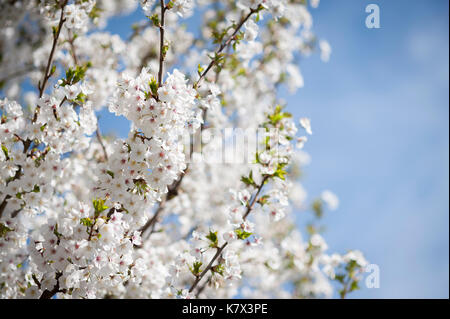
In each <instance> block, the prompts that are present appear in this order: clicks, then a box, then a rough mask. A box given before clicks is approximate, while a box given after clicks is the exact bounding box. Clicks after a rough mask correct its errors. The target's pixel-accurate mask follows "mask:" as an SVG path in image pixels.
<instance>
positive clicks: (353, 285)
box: [350, 280, 359, 291]
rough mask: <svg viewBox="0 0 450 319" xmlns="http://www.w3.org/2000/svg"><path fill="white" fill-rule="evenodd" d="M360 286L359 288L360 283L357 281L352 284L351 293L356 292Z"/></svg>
mask: <svg viewBox="0 0 450 319" xmlns="http://www.w3.org/2000/svg"><path fill="white" fill-rule="evenodd" d="M358 289H359V286H358V282H357V281H356V280H355V281H353V282H352V284H351V286H350V291H355V290H358Z"/></svg>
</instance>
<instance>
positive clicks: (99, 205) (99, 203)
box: [92, 198, 109, 217]
mask: <svg viewBox="0 0 450 319" xmlns="http://www.w3.org/2000/svg"><path fill="white" fill-rule="evenodd" d="M92 204H93V205H94V209H95V216H96V217H97V216H99V215H100V214H101V212H103V211H104V210H106V209H108V208H109V207H108V206H106V205H105V200H104V199H102V198H98V199H94V200H93V201H92Z"/></svg>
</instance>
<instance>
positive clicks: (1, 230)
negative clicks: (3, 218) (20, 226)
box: [0, 223, 13, 238]
mask: <svg viewBox="0 0 450 319" xmlns="http://www.w3.org/2000/svg"><path fill="white" fill-rule="evenodd" d="M10 231H13V229H11V228H9V227H8V226H6V225H5V224H2V223H0V238H1V237H4V236H5V235H6V234H7V233H9V232H10Z"/></svg>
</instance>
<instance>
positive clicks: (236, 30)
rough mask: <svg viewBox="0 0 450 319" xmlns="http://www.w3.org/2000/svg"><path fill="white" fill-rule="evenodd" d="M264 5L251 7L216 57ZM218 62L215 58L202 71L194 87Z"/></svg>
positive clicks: (218, 50) (222, 44) (219, 49)
mask: <svg viewBox="0 0 450 319" xmlns="http://www.w3.org/2000/svg"><path fill="white" fill-rule="evenodd" d="M262 8H263V7H262V6H261V5H259V6H258V7H257V8H256V9H251V10H250V12H249V13H248V14H247V15H246V16H245V17H244V18H242V19H241V21H240V22H239V24H238V25H237V26H236V28H235V29H234V31H233V33H232V34H231V35H230V36H229V37H228V38H227V40H226V41H225V42H222V43H221V44H220V46H219V48H218V49H217V51H216V52H215V57H216V56H217V55H218V54H220V53H221V52H222V51H223V49H225V48H226V47H227V46H228V45H229V44H230V43H231V41H232V40H233V39H235V36H236V34H237V33H238V32H239V30H240V29H241V27H242V26H243V25H244V23H245V22H247V20H248V19H250V17H251V16H252V15H253V14H254V13H256V12H258V11H260V10H262ZM215 64H216V59H215V58H214V59H213V60H212V61H211V62H210V63H209V65H208V66H207V67H206V69H205V70H204V71H203V72H202V74H201V75H200V77H199V79H198V80H197V81H196V82H195V84H194V88H196V87H197V86H198V84H199V83H200V81H201V80H202V79H203V78H204V77H205V76H206V74H207V73H208V72H209V70H211V68H212V67H213V66H214V65H215Z"/></svg>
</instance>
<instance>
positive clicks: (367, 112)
mask: <svg viewBox="0 0 450 319" xmlns="http://www.w3.org/2000/svg"><path fill="white" fill-rule="evenodd" d="M369 3H375V4H378V5H379V7H380V15H381V28H380V29H367V28H366V27H365V23H364V21H365V18H366V16H367V13H366V12H365V7H366V5H367V4H369ZM448 12H449V11H448V1H446V0H433V1H425V0H415V1H406V0H401V1H400V0H396V1H392V0H390V1H388V0H385V1H379V0H378V1H356V0H341V1H330V0H328V1H325V0H323V1H321V3H320V6H319V8H318V9H312V14H313V17H314V30H315V32H316V34H317V35H318V36H319V37H321V38H324V39H327V40H328V41H329V42H330V44H331V46H332V50H333V52H332V55H331V59H330V61H329V62H328V63H323V62H321V61H320V59H319V56H318V54H316V55H313V56H311V57H309V58H307V59H305V60H303V61H302V62H301V65H300V67H301V70H302V73H303V76H304V78H305V87H304V88H303V89H301V90H300V91H299V92H298V93H296V94H295V95H289V94H288V93H286V92H284V91H283V92H281V93H280V96H281V97H283V98H285V99H286V101H287V102H288V108H289V110H290V111H291V112H293V113H294V115H295V116H296V117H301V116H307V117H310V118H311V121H312V126H313V132H314V135H313V136H311V138H310V139H309V141H308V143H307V145H306V147H305V149H306V151H307V152H308V153H309V154H310V155H311V156H312V162H311V164H310V165H309V166H308V167H307V169H306V171H305V177H304V184H305V187H306V188H307V190H308V192H309V194H310V196H311V197H314V196H315V195H318V194H320V192H321V191H322V190H324V189H331V190H333V191H334V192H335V193H336V194H337V195H338V196H339V197H340V207H339V209H338V211H335V212H330V213H328V214H327V215H326V216H325V218H324V224H325V225H326V226H327V231H326V233H325V234H324V236H325V238H326V239H327V241H328V244H329V246H330V251H337V252H341V253H344V252H345V251H346V250H347V249H351V248H357V249H360V250H362V251H363V252H364V253H365V255H366V257H367V259H368V260H369V261H370V262H372V263H375V264H378V265H379V266H380V276H381V277H380V288H379V289H367V288H363V289H362V290H360V291H358V292H355V293H354V294H353V297H355V298H432V297H434V298H448V297H449V292H448V291H449V255H448V254H449V253H448V252H449V195H448V194H449V168H448V167H449V120H448V116H449V106H448V103H449V81H448V78H449V73H448V72H449V71H448V70H449V60H448V55H449V44H448V36H449V35H448ZM140 16H141V15H140V13H135V14H133V15H131V16H129V17H120V18H114V20H113V23H111V24H110V26H109V27H108V28H107V30H108V31H110V32H112V33H119V34H120V35H121V36H126V35H128V34H129V30H130V28H129V26H130V24H131V23H132V22H133V21H135V19H136V18H137V17H140ZM102 117H103V118H102V120H101V123H102V124H103V125H102V127H103V129H104V130H105V132H108V131H111V130H112V129H113V128H115V129H116V131H117V132H118V134H119V135H124V134H126V133H127V128H128V126H127V124H126V122H124V121H119V122H118V121H117V120H115V121H113V123H111V122H110V123H109V124H106V123H107V121H109V120H111V119H112V118H113V116H112V115H111V116H108V115H107V114H106V112H102ZM121 123H123V125H122V124H121ZM298 216H299V222H300V223H301V222H302V221H303V220H305V219H307V218H308V216H306V215H304V214H303V213H299V215H298Z"/></svg>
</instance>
